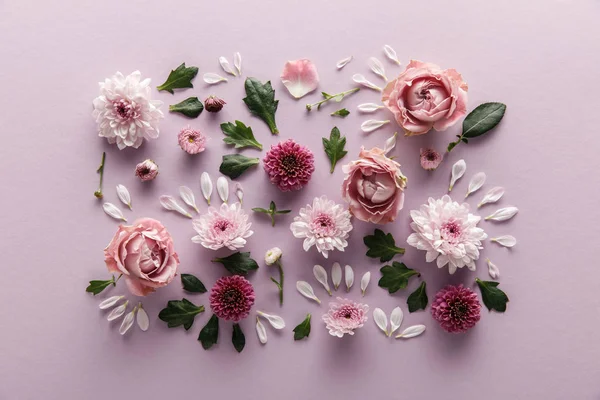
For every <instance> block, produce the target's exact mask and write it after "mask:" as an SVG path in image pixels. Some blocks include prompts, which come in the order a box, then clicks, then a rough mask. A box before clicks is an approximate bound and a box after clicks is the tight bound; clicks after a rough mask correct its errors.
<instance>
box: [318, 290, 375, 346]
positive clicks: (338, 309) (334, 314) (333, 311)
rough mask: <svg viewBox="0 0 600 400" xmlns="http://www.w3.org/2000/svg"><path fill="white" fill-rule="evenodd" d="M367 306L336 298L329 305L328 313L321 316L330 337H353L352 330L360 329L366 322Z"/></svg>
mask: <svg viewBox="0 0 600 400" xmlns="http://www.w3.org/2000/svg"><path fill="white" fill-rule="evenodd" d="M368 311H369V306H368V305H366V304H361V303H355V302H354V301H352V300H348V299H342V298H340V297H338V298H337V302H331V303H329V311H328V312H327V314H325V315H323V321H324V322H325V325H326V326H327V329H328V330H329V334H330V335H331V336H337V337H342V336H344V335H345V334H347V335H354V330H355V329H358V328H362V326H363V325H364V324H365V322H366V321H367V312H368Z"/></svg>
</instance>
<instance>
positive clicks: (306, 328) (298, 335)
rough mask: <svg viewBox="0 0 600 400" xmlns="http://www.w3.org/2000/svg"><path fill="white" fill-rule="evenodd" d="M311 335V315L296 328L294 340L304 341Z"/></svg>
mask: <svg viewBox="0 0 600 400" xmlns="http://www.w3.org/2000/svg"><path fill="white" fill-rule="evenodd" d="M308 335H310V314H307V315H306V318H305V319H304V321H302V322H300V324H299V325H298V326H296V327H295V328H294V340H300V339H304V338H305V337H308Z"/></svg>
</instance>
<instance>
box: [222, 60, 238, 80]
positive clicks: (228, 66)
mask: <svg viewBox="0 0 600 400" xmlns="http://www.w3.org/2000/svg"><path fill="white" fill-rule="evenodd" d="M219 64H221V68H223V71H225V72H227V73H228V74H229V75H233V76H237V74H236V73H235V71H234V70H233V68H231V64H229V61H227V58H225V57H223V56H221V57H219Z"/></svg>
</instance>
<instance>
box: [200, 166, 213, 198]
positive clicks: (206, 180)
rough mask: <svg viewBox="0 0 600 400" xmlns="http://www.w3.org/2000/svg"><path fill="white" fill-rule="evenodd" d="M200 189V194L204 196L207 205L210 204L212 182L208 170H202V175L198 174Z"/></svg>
mask: <svg viewBox="0 0 600 400" xmlns="http://www.w3.org/2000/svg"><path fill="white" fill-rule="evenodd" d="M200 189H202V196H204V198H205V199H206V202H207V203H208V205H210V196H211V195H212V190H213V184H212V180H211V179H210V175H209V174H208V172H203V173H202V176H200Z"/></svg>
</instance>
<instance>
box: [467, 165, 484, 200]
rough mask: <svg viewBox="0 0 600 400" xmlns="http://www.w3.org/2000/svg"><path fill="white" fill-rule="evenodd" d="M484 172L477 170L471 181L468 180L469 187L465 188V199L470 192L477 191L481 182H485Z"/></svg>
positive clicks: (481, 184)
mask: <svg viewBox="0 0 600 400" xmlns="http://www.w3.org/2000/svg"><path fill="white" fill-rule="evenodd" d="M485 178H486V176H485V172H478V173H476V174H475V175H473V177H472V178H471V182H469V189H468V190H467V194H466V195H465V199H466V198H467V197H469V195H470V194H471V193H475V192H476V191H478V190H479V189H480V188H481V187H482V186H483V184H484V183H485Z"/></svg>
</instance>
